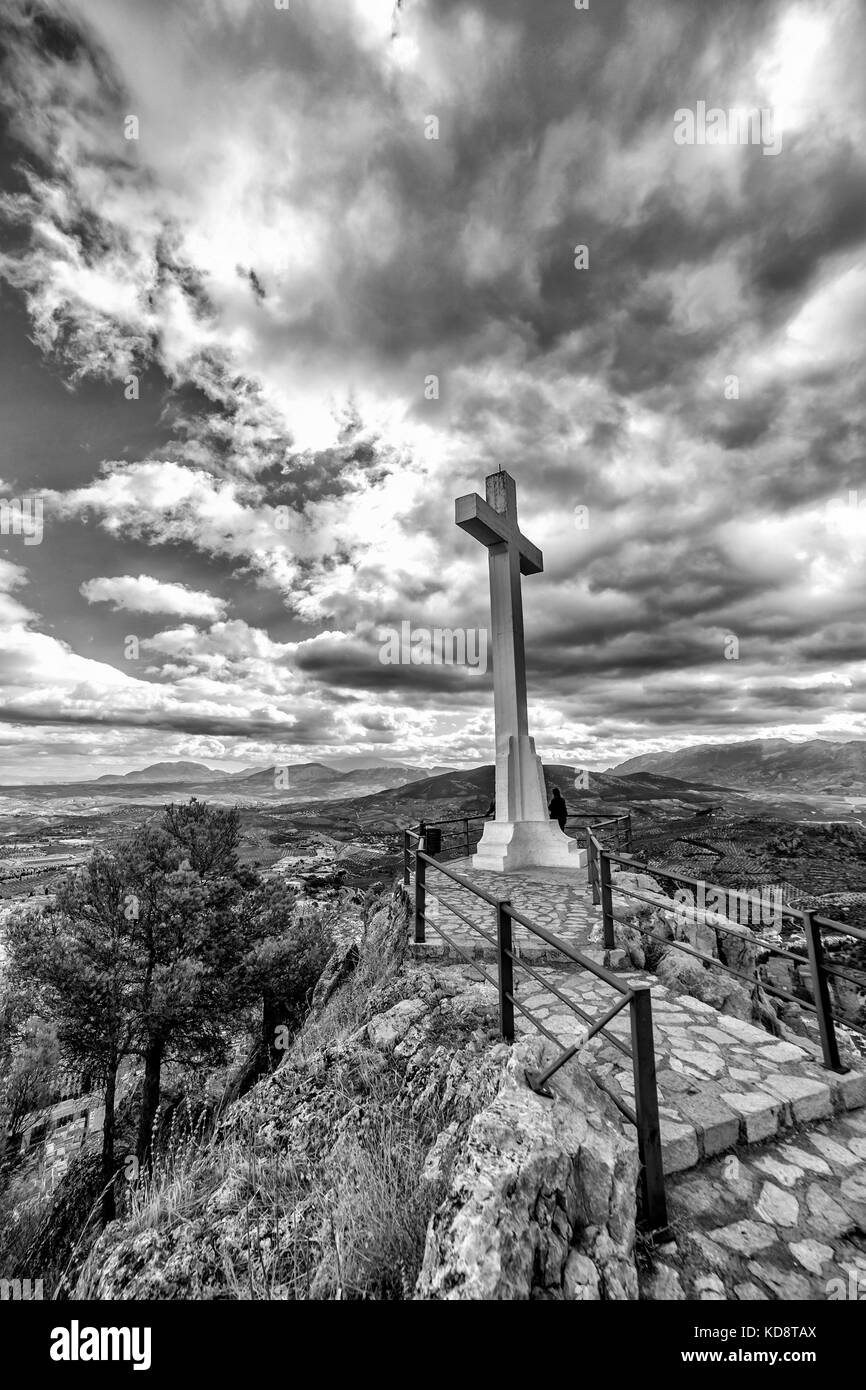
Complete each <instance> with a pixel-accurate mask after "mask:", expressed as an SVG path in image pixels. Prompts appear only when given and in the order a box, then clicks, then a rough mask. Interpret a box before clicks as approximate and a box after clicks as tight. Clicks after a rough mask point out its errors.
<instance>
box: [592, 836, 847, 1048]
mask: <svg viewBox="0 0 866 1390" xmlns="http://www.w3.org/2000/svg"><path fill="white" fill-rule="evenodd" d="M606 824H608V822H602V823H600V824H598V825H595V826H593V827H592V828H591V829H588V830H587V832H586V847H587V874H588V878H589V882H590V884H591V885H592V890H593V902H594V903H600V904H601V911H602V924H603V926H602V930H603V940H604V945H605V947H606V948H608V949H610V948H612V947H613V946H615V944H616V940H615V929H614V916H613V883H612V872H613V870H612V866H613V865H619V866H622V867H624V868H626V869H628V870H630V871H631V872H633V873H646V874H651V875H652V876H653V877H655V878H663V879H667V880H669V881H671V882H672V883H674V884H676V885H678V886H682V887H684V888H688V890H689V891H691V892H693V893H694V906H693V907H690V906H688V905H684V904H678V903H677V902H676V901H675V900H674V899H667V898H666V895H664V894H658V893H655V894H653V895H648V894H647V893H646V892H641V890H640V889H636V888H626V887H624V886H623V885H622V884H620V883H618V884H617V885H616V891H617V893H619V894H622V896H624V897H628V898H635V899H637V900H638V901H640V902H644V903H648V904H649V906H651V907H654V908H656V909H659V908H661V909H664V908H665V907H666V904H667V905H668V910H669V911H672V912H674V913H678V914H679V915H682V916H683V917H684V919H685V920H687V921H688V920H691V921H693V922H694V924H695V926H700V925H703V926H704V927H705V928H706V929H707V930H709V931H713V932H715V933H717V939H718V936H729V937H734V938H735V939H736V940H737V941H738V942H739V943H740V944H741V945H742V944H745V945H746V946H747V947H751V948H752V949H754V950H755V952H756V959H755V967H754V972H753V973H751V974H749V973H747V972H745V971H742V970H736V969H734V967H733V966H731V965H728V964H727V963H726V962H724V961H721V960H719V958H718V957H717V956H713V955H709V954H708V953H707V952H706V951H701V950H699V949H698V947H697V946H692V945H689V944H687V943H686V942H683V941H678V940H675V939H674V940H671V939H670V938H668V937H665V936H661V935H660V934H659V933H657V932H653V931H652V930H651V929H650V928H649V927H648V926H645V925H643V924H641V922H640V921H639V919H637V918H635V920H634V921H633V922H630V923H629V925H630V926H633V927H634V928H635V929H636V930H637V931H639V932H641V934H642V935H643V936H645V937H646V938H647V939H648V940H650V941H655V942H658V943H659V944H660V945H663V946H665V947H668V948H673V949H675V950H679V951H682V952H683V953H684V954H685V955H689V956H693V957H695V959H697V960H699V961H701V962H702V963H703V964H704V965H707V966H709V967H711V968H713V969H716V970H721V971H724V972H725V973H726V974H728V975H732V976H734V977H735V978H737V979H740V980H744V981H746V983H748V984H750V985H752V986H754V985H756V984H759V985H760V986H761V988H762V989H763V990H765V991H766V993H767V994H769V995H771V996H773V997H774V998H777V999H783V1000H785V1001H786V1002H789V1003H793V1004H797V1005H799V1006H800V1008H804V1009H806V1010H808V1011H809V1012H811V1013H813V1014H815V1015H816V1017H817V1022H818V1033H819V1037H820V1040H821V1052H822V1056H823V1062H824V1067H825V1068H826V1069H827V1070H829V1071H835V1072H841V1073H844V1072H846V1071H847V1070H848V1068H847V1067H844V1066H842V1064H841V1062H840V1058H839V1044H838V1039H837V1037H836V1023H837V1022H838V1023H841V1024H843V1025H844V1026H845V1027H846V1028H851V1029H853V1030H854V1031H855V1032H857V1033H860V1034H862V1035H863V1036H866V1028H863V1027H862V1026H861V1025H860V1024H857V1023H855V1022H853V1020H851V1019H849V1018H845V1017H839V1016H838V1015H835V1014H834V1012H833V1006H832V1001H831V997H830V981H831V980H832V979H834V978H836V979H842V980H846V981H848V982H850V983H853V984H855V985H858V984H859V985H861V986H862V987H864V988H866V972H863V971H860V972H856V971H855V972H854V973H853V974H852V972H851V971H850V970H845V969H844V968H842V967H840V966H838V965H833V964H832V963H831V962H829V961H828V960H827V958H826V950H825V947H824V942H823V940H822V932H824V931H833V932H835V933H837V934H839V935H845V936H850V937H852V938H853V939H854V940H856V941H864V942H866V931H861V930H860V928H858V927H851V926H848V925H847V924H846V923H844V922H836V921H834V920H833V919H832V918H828V917H824V916H821V915H819V914H818V913H815V912H812V911H809V910H808V909H804V908H796V907H792V906H790V905H789V904H781V903H780V904H778V905H776V909H777V910H778V912H779V913H780V914H781V915H782V917H783V918H790V919H791V920H792V921H794V922H797V923H799V924H800V930H801V931H802V933H803V936H804V938H805V943H806V954H805V955H803V954H802V953H799V952H797V951H792V950H790V949H789V948H788V947H786V946H783V945H781V944H778V943H777V942H775V941H771V940H768V939H767V938H766V937H764V936H761V935H758V934H755V933H753V932H752V931H751V930H747V929H744V927H743V926H742V925H739V926H734V925H733V924H732V923H733V919H732V918H726V917H725V916H724V914H722V913H720V912H719V911H718V910H717V909H715V908H714V909H712V910H707V909H706V908H699V907H698V906H697V903H698V900H699V896H703V899H704V901H706V897H707V895H708V894H715V895H721V896H722V899H723V901H728V900H729V899H730V898H731V897H732V896H738V895H739V894H740V892H741V891H742V890H736V889H729V888H724V887H722V886H721V885H718V884H708V883H706V882H705V881H704V880H703V879H697V878H691V877H690V876H689V875H687V874H681V873H678V872H676V871H675V870H673V869H670V868H667V867H666V866H665V865H663V864H655V865H652V866H650V865H648V864H646V863H645V862H643V861H642V860H639V859H636V858H635V857H634V856H633V855H631V854H625V853H622V852H621V851H617V850H612V849H610V848H608V847H605V846H604V845H602V843H601V842H600V840H599V839H598V838H597V836H596V834H595V832H596V831H597V830H600V829H602V828H603V827H604V826H605V825H606ZM715 901H718V898H716V899H715ZM701 919H702V920H701ZM764 952H766V953H772V954H775V955H777V956H780V957H782V958H784V959H787V960H789V961H792V962H793V963H794V964H795V966H797V967H804V968H805V970H806V972H808V979H809V983H810V992H811V999H807V998H803V997H801V996H798V995H795V994H792V993H790V991H788V990H784V989H781V988H780V987H779V986H778V985H774V984H772V983H771V982H770V981H768V980H766V979H764V978H760V977H759V976H758V969H759V965H758V961H757V955H758V954H759V953H764Z"/></svg>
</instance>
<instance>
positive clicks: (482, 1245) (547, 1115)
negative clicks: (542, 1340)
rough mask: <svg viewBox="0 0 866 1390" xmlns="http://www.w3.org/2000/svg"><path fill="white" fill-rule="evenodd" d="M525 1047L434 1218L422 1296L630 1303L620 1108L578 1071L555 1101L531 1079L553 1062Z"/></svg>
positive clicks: (475, 1124)
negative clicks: (534, 1072)
mask: <svg viewBox="0 0 866 1390" xmlns="http://www.w3.org/2000/svg"><path fill="white" fill-rule="evenodd" d="M550 1055H552V1049H551V1048H550V1045H549V1044H546V1043H542V1042H541V1041H540V1040H539V1041H533V1042H528V1041H527V1042H524V1043H521V1044H519V1045H518V1046H516V1047H515V1048H514V1050H513V1054H512V1056H511V1057H510V1059H509V1061H508V1064H507V1066H506V1068H505V1073H504V1076H503V1079H502V1084H501V1086H500V1088H499V1091H498V1092H497V1095H496V1096H495V1098H494V1099H493V1100H492V1101H491V1102H490V1104H489V1105H487V1106H485V1108H484V1109H483V1110H482V1111H480V1113H479V1114H478V1115H476V1117H475V1119H474V1120H473V1121H472V1124H471V1125H470V1127H469V1131H468V1134H467V1136H466V1141H465V1144H464V1145H463V1147H462V1149H461V1151H460V1153H459V1154H458V1156H457V1159H456V1161H455V1164H454V1169H453V1174H452V1178H451V1184H450V1187H449V1190H448V1194H447V1196H446V1198H445V1200H444V1202H443V1203H442V1205H441V1206H440V1207H439V1209H438V1211H437V1212H436V1214H435V1215H434V1217H433V1219H432V1221H431V1225H430V1231H429V1233H428V1236H427V1244H426V1248H425V1251H424V1263H423V1266H422V1270H421V1275H420V1278H419V1280H418V1285H417V1293H418V1296H419V1297H421V1298H428V1299H497V1300H499V1299H574V1300H596V1301H597V1300H600V1299H617V1300H618V1299H629V1298H636V1297H637V1273H636V1269H635V1263H634V1240H635V1185H636V1182H637V1170H638V1161H637V1152H636V1147H635V1144H634V1140H633V1138H630V1137H626V1135H625V1134H624V1133H623V1131H622V1127H621V1122H620V1120H619V1117H618V1114H617V1112H616V1110H615V1109H614V1107H613V1105H612V1104H611V1103H610V1101H609V1100H607V1098H606V1097H605V1095H604V1094H603V1092H601V1091H600V1090H599V1089H598V1088H597V1087H596V1086H595V1084H594V1082H593V1081H592V1080H591V1079H590V1078H589V1077H588V1076H587V1075H586V1074H585V1073H583V1072H582V1071H581V1070H580V1069H579V1068H577V1067H574V1066H570V1067H568V1068H567V1069H565V1070H563V1071H562V1072H560V1073H558V1076H557V1079H556V1081H555V1082H554V1086H555V1089H556V1092H557V1094H556V1096H555V1098H554V1099H553V1100H547V1099H544V1098H543V1097H541V1096H538V1095H536V1094H535V1093H534V1092H533V1091H531V1090H530V1089H529V1087H528V1086H527V1084H526V1078H525V1072H526V1070H527V1069H530V1070H535V1069H537V1068H538V1067H539V1065H540V1064H541V1063H542V1062H543V1061H544V1060H549V1056H550Z"/></svg>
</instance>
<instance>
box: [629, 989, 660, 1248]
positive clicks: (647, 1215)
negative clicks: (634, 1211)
mask: <svg viewBox="0 0 866 1390" xmlns="http://www.w3.org/2000/svg"><path fill="white" fill-rule="evenodd" d="M629 1012H630V1014H631V1050H632V1059H633V1062H634V1099H635V1115H636V1116H637V1142H638V1154H639V1156H640V1162H641V1185H642V1189H643V1219H644V1223H645V1225H646V1226H648V1227H649V1229H650V1230H651V1231H652V1232H654V1233H655V1234H656V1237H657V1238H663V1237H664V1236H666V1235H667V1230H668V1208H667V1201H666V1199H665V1172H664V1166H663V1163H662V1140H661V1128H660V1125H659V1097H658V1088H657V1086H656V1055H655V1040H654V1038H653V1014H652V991H651V990H650V987H649V985H648V984H645V983H637V984H634V985H632V1000H631V1007H630V1010H629Z"/></svg>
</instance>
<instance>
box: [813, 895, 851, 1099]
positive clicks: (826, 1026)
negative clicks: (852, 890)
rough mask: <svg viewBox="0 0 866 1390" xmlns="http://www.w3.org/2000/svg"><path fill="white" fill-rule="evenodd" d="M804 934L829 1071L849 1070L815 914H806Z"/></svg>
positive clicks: (822, 1045) (823, 1047)
mask: <svg viewBox="0 0 866 1390" xmlns="http://www.w3.org/2000/svg"><path fill="white" fill-rule="evenodd" d="M803 931H804V933H805V936H806V949H807V951H808V953H809V973H810V976H811V981H812V998H813V999H814V1001H815V1009H816V1012H817V1014H818V1032H819V1033H820V1035H821V1051H822V1052H823V1054H824V1066H825V1067H826V1068H827V1070H828V1071H839V1072H844V1071H847V1070H848V1068H847V1067H843V1066H842V1063H841V1062H840V1060H839V1044H838V1042H837V1040H836V1027H835V1024H834V1022H833V1013H832V1009H831V1006H830V988H829V985H828V982H827V974H826V971H825V970H824V968H823V964H824V945H823V942H822V941H821V928H820V927H819V926H818V924H817V922H815V921H814V920H813V917H812V913H811V912H804V913H803Z"/></svg>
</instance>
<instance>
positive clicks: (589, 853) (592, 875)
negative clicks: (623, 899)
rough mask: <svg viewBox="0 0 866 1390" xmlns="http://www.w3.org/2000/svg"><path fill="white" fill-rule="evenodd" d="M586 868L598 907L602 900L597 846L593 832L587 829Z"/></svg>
mask: <svg viewBox="0 0 866 1390" xmlns="http://www.w3.org/2000/svg"><path fill="white" fill-rule="evenodd" d="M586 866H587V868H588V869H589V886H590V888H591V889H592V903H593V907H598V904H599V902H600V901H601V899H600V898H599V896H598V863H597V861H596V857H595V845H594V844H593V840H592V831H591V830H590V829H589V827H587V831H586Z"/></svg>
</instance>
